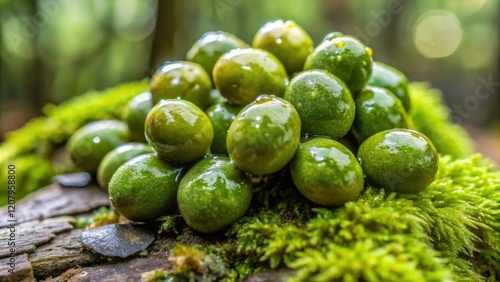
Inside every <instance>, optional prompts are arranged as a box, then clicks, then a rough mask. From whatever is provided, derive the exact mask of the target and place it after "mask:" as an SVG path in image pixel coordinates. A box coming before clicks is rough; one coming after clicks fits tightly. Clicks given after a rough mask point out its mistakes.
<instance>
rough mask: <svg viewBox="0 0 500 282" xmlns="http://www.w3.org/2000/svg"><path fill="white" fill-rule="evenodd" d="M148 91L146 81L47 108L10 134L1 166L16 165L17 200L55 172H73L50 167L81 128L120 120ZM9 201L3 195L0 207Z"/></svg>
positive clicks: (0, 150) (0, 173) (0, 175)
mask: <svg viewBox="0 0 500 282" xmlns="http://www.w3.org/2000/svg"><path fill="white" fill-rule="evenodd" d="M147 89H148V82H147V81H146V80H144V81H140V82H132V83H127V84H122V85H119V86H116V87H114V88H111V89H108V90H104V91H100V92H98V91H93V92H89V93H87V94H84V95H81V96H78V97H74V98H72V99H70V100H68V101H66V102H64V103H62V104H60V105H58V106H55V105H47V106H45V108H44V113H45V115H44V116H42V117H38V118H35V119H32V120H31V121H30V122H28V123H27V124H26V125H25V126H24V127H22V128H21V129H19V130H16V131H14V132H12V133H10V134H9V135H8V136H7V139H6V141H5V142H3V143H2V144H1V145H0V166H2V167H7V165H8V164H15V165H16V175H17V187H16V197H17V199H20V198H21V197H23V196H24V195H26V194H28V193H29V192H31V191H34V190H36V189H38V188H40V187H42V186H44V185H46V184H48V183H49V182H50V178H51V177H52V176H53V175H54V174H55V173H60V172H68V171H72V170H74V169H73V168H71V167H67V166H62V165H55V164H54V163H52V164H51V157H52V153H53V152H54V150H55V149H56V148H58V147H59V146H61V145H62V144H64V142H66V140H67V139H68V138H69V137H70V136H71V134H73V132H75V131H76V130H77V129H78V128H80V127H81V126H82V125H84V124H86V123H88V122H91V121H94V120H102V119H119V117H120V116H121V112H122V109H123V108H124V106H125V105H126V104H127V103H128V101H129V100H130V99H131V98H133V97H134V96H135V95H137V94H138V93H141V92H144V91H146V90H147ZM6 173H7V170H0V179H1V181H0V185H2V187H7V177H6ZM6 202H7V198H6V193H4V194H2V195H0V205H4V204H6Z"/></svg>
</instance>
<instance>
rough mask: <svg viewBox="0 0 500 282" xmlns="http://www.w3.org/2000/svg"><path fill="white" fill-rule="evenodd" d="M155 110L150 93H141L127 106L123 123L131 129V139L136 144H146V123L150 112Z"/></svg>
mask: <svg viewBox="0 0 500 282" xmlns="http://www.w3.org/2000/svg"><path fill="white" fill-rule="evenodd" d="M151 108H153V98H152V96H151V93H150V92H144V93H141V94H139V95H137V96H135V97H134V98H132V100H130V102H129V103H128V104H127V107H126V108H125V113H124V115H123V121H125V122H126V123H127V126H128V128H129V129H130V139H131V141H135V142H146V136H145V135H144V122H145V121H146V116H147V115H148V113H149V111H150V110H151Z"/></svg>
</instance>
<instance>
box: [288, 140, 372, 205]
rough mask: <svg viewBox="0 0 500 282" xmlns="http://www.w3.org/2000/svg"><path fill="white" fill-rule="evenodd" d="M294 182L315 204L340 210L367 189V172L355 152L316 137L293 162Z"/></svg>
mask: <svg viewBox="0 0 500 282" xmlns="http://www.w3.org/2000/svg"><path fill="white" fill-rule="evenodd" d="M290 171H291V174H292V178H293V182H294V183H295V185H296V186H297V188H298V189H299V191H300V192H301V193H302V195H304V196H305V197H306V198H307V199H309V200H311V201H312V202H314V203H316V204H319V205H322V206H328V207H338V206H341V205H343V204H345V203H346V202H349V201H354V200H356V199H357V198H358V196H359V194H360V193H361V190H363V186H364V180H363V171H362V170H361V166H360V165H359V163H358V161H357V160H356V157H355V156H354V155H353V153H352V152H351V151H350V150H349V149H347V148H346V147H344V146H343V145H342V144H340V143H339V142H337V141H335V140H332V139H328V138H321V137H317V138H313V139H311V140H309V141H306V142H304V143H302V144H300V146H299V149H298V150H297V153H296V154H295V157H294V158H293V159H292V161H291V162H290Z"/></svg>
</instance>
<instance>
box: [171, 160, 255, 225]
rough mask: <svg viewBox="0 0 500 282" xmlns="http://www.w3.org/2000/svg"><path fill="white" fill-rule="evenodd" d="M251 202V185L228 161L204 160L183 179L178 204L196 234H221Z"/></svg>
mask: <svg viewBox="0 0 500 282" xmlns="http://www.w3.org/2000/svg"><path fill="white" fill-rule="evenodd" d="M251 200H252V183H251V181H250V179H249V178H248V177H247V175H245V173H244V172H242V171H240V170H238V169H237V168H235V167H234V166H233V165H232V164H231V161H230V160H229V158H227V157H212V158H205V159H203V160H201V161H199V162H198V163H197V164H195V165H194V166H193V167H192V168H191V169H190V170H189V171H188V172H187V173H186V175H185V176H184V177H183V178H182V180H181V183H180V185H179V192H178V194H177V203H178V205H179V210H180V212H181V214H182V217H183V218H184V220H185V221H186V223H187V224H188V225H189V226H190V227H191V228H193V229H194V230H196V231H199V232H203V233H212V232H216V231H220V230H222V229H224V228H226V227H227V226H229V225H230V224H231V223H233V222H235V221H236V220H238V219H239V218H241V217H242V216H243V215H245V213H246V211H247V210H248V208H249V206H250V202H251Z"/></svg>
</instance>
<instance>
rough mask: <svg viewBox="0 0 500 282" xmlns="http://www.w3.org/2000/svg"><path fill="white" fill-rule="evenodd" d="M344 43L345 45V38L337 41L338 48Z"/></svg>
mask: <svg viewBox="0 0 500 282" xmlns="http://www.w3.org/2000/svg"><path fill="white" fill-rule="evenodd" d="M344 45H345V41H343V40H340V41H337V42H335V47H337V48H340V47H342V46H344Z"/></svg>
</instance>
